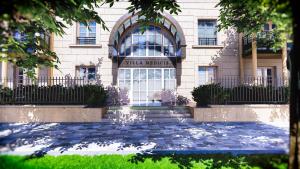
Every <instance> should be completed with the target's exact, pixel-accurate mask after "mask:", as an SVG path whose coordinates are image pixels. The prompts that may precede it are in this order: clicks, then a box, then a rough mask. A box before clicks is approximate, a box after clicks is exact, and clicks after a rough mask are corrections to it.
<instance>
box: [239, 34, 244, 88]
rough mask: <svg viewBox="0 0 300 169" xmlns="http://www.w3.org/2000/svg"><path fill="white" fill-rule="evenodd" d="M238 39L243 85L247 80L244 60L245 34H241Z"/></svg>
mask: <svg viewBox="0 0 300 169" xmlns="http://www.w3.org/2000/svg"><path fill="white" fill-rule="evenodd" d="M238 38H239V42H238V51H239V61H240V82H241V83H243V81H244V78H245V73H244V59H243V33H239V35H238Z"/></svg>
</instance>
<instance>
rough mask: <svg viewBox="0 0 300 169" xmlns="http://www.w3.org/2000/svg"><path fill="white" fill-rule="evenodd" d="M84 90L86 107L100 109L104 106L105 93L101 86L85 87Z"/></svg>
mask: <svg viewBox="0 0 300 169" xmlns="http://www.w3.org/2000/svg"><path fill="white" fill-rule="evenodd" d="M83 88H84V96H85V101H86V104H87V106H89V107H102V106H105V103H106V99H107V91H106V90H105V89H104V87H103V86H102V85H86V86H84V87H83Z"/></svg>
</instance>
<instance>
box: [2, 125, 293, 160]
mask: <svg viewBox="0 0 300 169" xmlns="http://www.w3.org/2000/svg"><path fill="white" fill-rule="evenodd" d="M288 140H289V139H288V127H276V126H273V125H267V124H260V123H200V122H194V121H188V122H179V121H170V122H138V123H128V124H120V123H119V124H118V123H112V122H101V123H27V124H20V123H2V124H0V153H1V154H22V155H25V154H32V153H42V154H45V153H48V154H51V155H60V154H82V155H83V154H88V155H93V154H131V153H140V152H172V151H174V152H183V153H193V152H197V153H199V152H206V153H207V152H218V151H221V152H227V151H229V152H250V153H251V152H269V153H287V152H288Z"/></svg>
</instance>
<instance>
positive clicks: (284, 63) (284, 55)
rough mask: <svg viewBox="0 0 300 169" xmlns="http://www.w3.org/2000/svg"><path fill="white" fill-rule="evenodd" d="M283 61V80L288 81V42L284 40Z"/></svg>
mask: <svg viewBox="0 0 300 169" xmlns="http://www.w3.org/2000/svg"><path fill="white" fill-rule="evenodd" d="M281 61H282V80H283V82H287V81H288V69H287V65H286V64H287V63H286V62H287V42H284V44H283V46H282V55H281Z"/></svg>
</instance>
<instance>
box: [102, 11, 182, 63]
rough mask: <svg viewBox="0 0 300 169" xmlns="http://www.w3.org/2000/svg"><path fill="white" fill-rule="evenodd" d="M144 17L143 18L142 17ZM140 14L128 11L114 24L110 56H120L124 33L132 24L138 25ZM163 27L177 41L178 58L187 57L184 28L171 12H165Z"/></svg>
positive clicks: (110, 41) (110, 38)
mask: <svg viewBox="0 0 300 169" xmlns="http://www.w3.org/2000/svg"><path fill="white" fill-rule="evenodd" d="M140 19H142V18H140ZM137 20H138V14H135V15H132V14H131V13H127V14H125V15H123V16H122V17H121V18H120V19H119V20H118V21H117V22H116V24H115V25H114V27H113V29H112V31H111V33H110V37H109V44H108V46H109V57H110V58H114V57H118V56H119V52H118V44H119V43H120V38H121V37H122V34H123V33H124V32H126V30H127V29H129V28H130V27H131V26H133V25H136V23H137ZM161 26H162V27H164V28H165V29H166V30H167V31H169V32H170V34H171V35H172V36H173V37H174V39H175V41H176V47H177V51H176V56H177V57H178V58H185V57H186V49H185V48H186V41H185V36H184V33H183V30H182V28H181V26H180V25H179V23H178V22H177V21H176V20H175V18H173V17H172V16H171V15H170V14H167V13H163V21H162V25H161Z"/></svg>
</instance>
